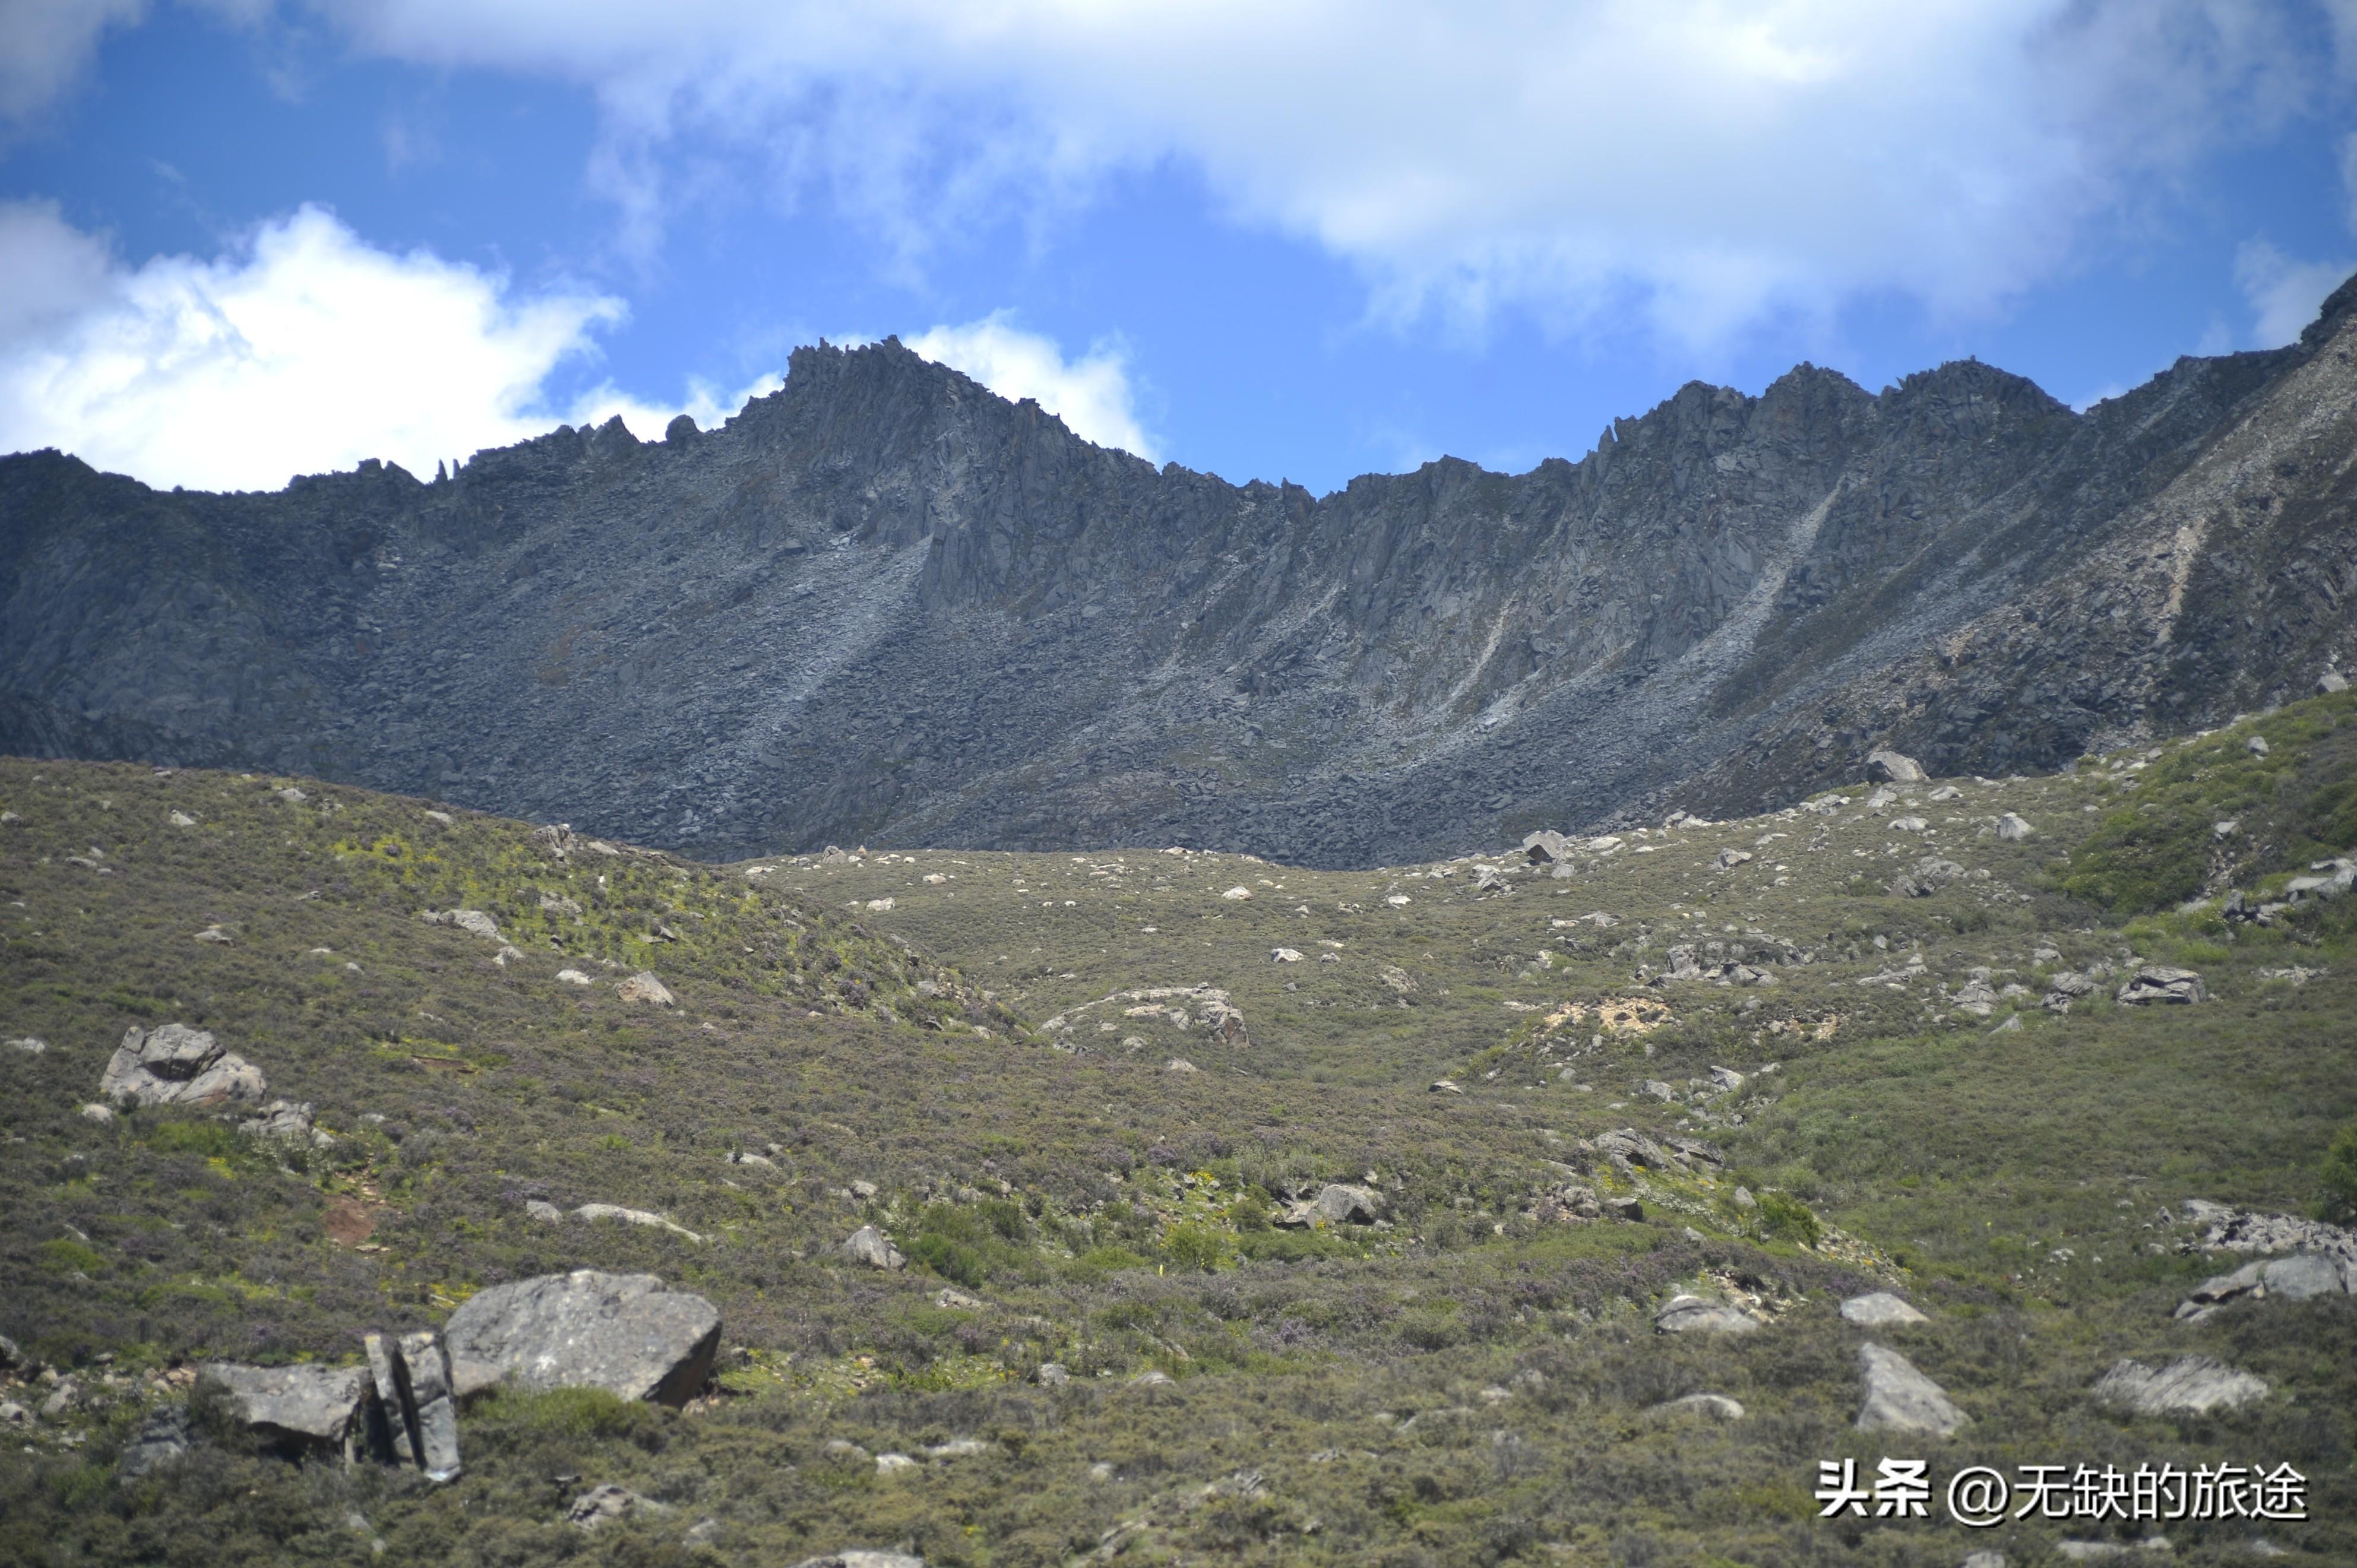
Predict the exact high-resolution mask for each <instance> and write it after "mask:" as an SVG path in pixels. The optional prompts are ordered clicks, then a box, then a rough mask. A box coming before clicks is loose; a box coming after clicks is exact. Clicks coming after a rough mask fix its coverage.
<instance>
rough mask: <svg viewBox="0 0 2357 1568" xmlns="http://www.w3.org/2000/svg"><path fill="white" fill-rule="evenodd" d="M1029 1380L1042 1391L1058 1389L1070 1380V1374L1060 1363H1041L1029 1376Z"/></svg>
mask: <svg viewBox="0 0 2357 1568" xmlns="http://www.w3.org/2000/svg"><path fill="white" fill-rule="evenodd" d="M1031 1380H1032V1381H1033V1382H1035V1383H1038V1384H1039V1386H1040V1387H1041V1388H1043V1389H1060V1388H1062V1387H1064V1386H1065V1385H1066V1384H1068V1383H1070V1382H1071V1380H1072V1374H1071V1372H1070V1371H1068V1370H1066V1369H1065V1368H1064V1365H1063V1363H1061V1362H1060V1361H1042V1362H1040V1363H1039V1370H1038V1371H1036V1372H1034V1373H1032V1374H1031Z"/></svg>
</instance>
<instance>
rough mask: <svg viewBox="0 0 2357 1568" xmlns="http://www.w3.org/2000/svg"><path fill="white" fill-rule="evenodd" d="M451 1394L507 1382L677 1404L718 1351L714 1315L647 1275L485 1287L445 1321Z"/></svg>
mask: <svg viewBox="0 0 2357 1568" xmlns="http://www.w3.org/2000/svg"><path fill="white" fill-rule="evenodd" d="M444 1333H445V1337H446V1340H447V1346H448V1349H449V1357H450V1371H451V1385H452V1389H453V1391H455V1392H456V1393H457V1394H458V1395H459V1396H460V1397H462V1398H463V1397H464V1396H466V1395H468V1394H469V1393H472V1392H474V1391H477V1390H479V1389H484V1388H489V1387H490V1385H491V1384H493V1383H495V1382H498V1381H499V1380H500V1379H502V1378H511V1379H513V1380H515V1381H517V1382H519V1383H522V1385H524V1386H525V1387H527V1388H542V1389H546V1388H598V1389H605V1390H607V1391H609V1392H612V1393H615V1394H618V1395H619V1396H620V1397H622V1398H623V1399H629V1400H653V1401H655V1402H658V1403H661V1404H667V1405H672V1406H674V1407H676V1406H679V1405H683V1404H685V1403H686V1402H687V1401H688V1400H689V1399H690V1398H691V1397H692V1396H693V1395H694V1393H695V1391H696V1390H698V1389H699V1388H701V1387H703V1386H704V1380H705V1377H706V1376H707V1375H709V1374H710V1372H711V1370H712V1358H713V1355H714V1353H715V1352H716V1351H717V1350H718V1348H719V1347H720V1314H719V1313H718V1312H717V1311H716V1310H715V1309H714V1307H713V1305H712V1304H711V1303H710V1302H708V1301H706V1300H705V1299H704V1298H703V1297H702V1296H700V1295H691V1294H688V1293H687V1292H685V1291H674V1290H671V1289H668V1288H666V1287H665V1285H664V1284H663V1283H662V1281H661V1280H659V1279H657V1278H656V1277H655V1276H654V1275H652V1274H607V1273H597V1271H595V1270H592V1269H577V1270H576V1271H574V1272H573V1273H569V1274H542V1275H539V1276H537V1277H535V1278H533V1279H528V1280H518V1281H516V1282H515V1283H511V1284H503V1285H493V1286H491V1287H490V1289H489V1290H485V1291H481V1292H479V1293H478V1294H475V1295H473V1296H471V1297H469V1298H468V1301H467V1303H466V1305H463V1306H461V1307H459V1308H458V1310H457V1312H455V1313H452V1314H451V1315H450V1321H449V1324H448V1326H447V1328H446V1329H445V1330H444Z"/></svg>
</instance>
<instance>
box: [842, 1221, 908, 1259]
mask: <svg viewBox="0 0 2357 1568" xmlns="http://www.w3.org/2000/svg"><path fill="white" fill-rule="evenodd" d="M843 1255H844V1256H845V1257H846V1258H848V1259H850V1260H851V1261H852V1262H855V1263H865V1264H866V1265H867V1266H868V1267H869V1268H871V1269H899V1268H905V1267H906V1266H907V1265H908V1262H909V1260H908V1259H906V1258H904V1257H902V1256H901V1255H900V1249H899V1248H898V1247H895V1246H894V1245H892V1242H891V1240H890V1239H889V1238H888V1237H887V1236H886V1235H885V1234H884V1232H883V1231H881V1230H877V1229H876V1227H874V1226H873V1225H862V1226H861V1227H860V1228H859V1229H858V1230H854V1231H853V1232H852V1233H851V1234H850V1235H849V1236H847V1237H845V1239H844V1242H843Z"/></svg>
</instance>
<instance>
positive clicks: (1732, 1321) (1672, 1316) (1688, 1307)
mask: <svg viewBox="0 0 2357 1568" xmlns="http://www.w3.org/2000/svg"><path fill="white" fill-rule="evenodd" d="M1759 1327H1760V1320H1759V1319H1758V1318H1756V1317H1754V1316H1751V1315H1750V1314H1749V1313H1748V1312H1745V1311H1744V1310H1743V1309H1742V1308H1740V1307H1737V1306H1729V1305H1727V1303H1725V1302H1723V1301H1712V1300H1709V1299H1708V1298H1706V1297H1704V1296H1698V1295H1674V1296H1672V1297H1671V1298H1670V1299H1669V1301H1668V1303H1667V1304H1665V1305H1663V1308H1662V1310H1661V1311H1659V1312H1657V1313H1655V1314H1653V1328H1654V1331H1655V1332H1656V1333H1660V1334H1752V1333H1756V1332H1758V1330H1759Z"/></svg>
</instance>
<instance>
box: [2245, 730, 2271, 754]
mask: <svg viewBox="0 0 2357 1568" xmlns="http://www.w3.org/2000/svg"><path fill="white" fill-rule="evenodd" d="M2243 745H2244V746H2245V747H2246V748H2248V750H2249V751H2250V754H2251V755H2252V756H2253V757H2265V756H2266V754H2267V737H2266V736H2263V735H2255V736H2252V737H2251V738H2250V739H2248V740H2246V741H2244V743H2243Z"/></svg>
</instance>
